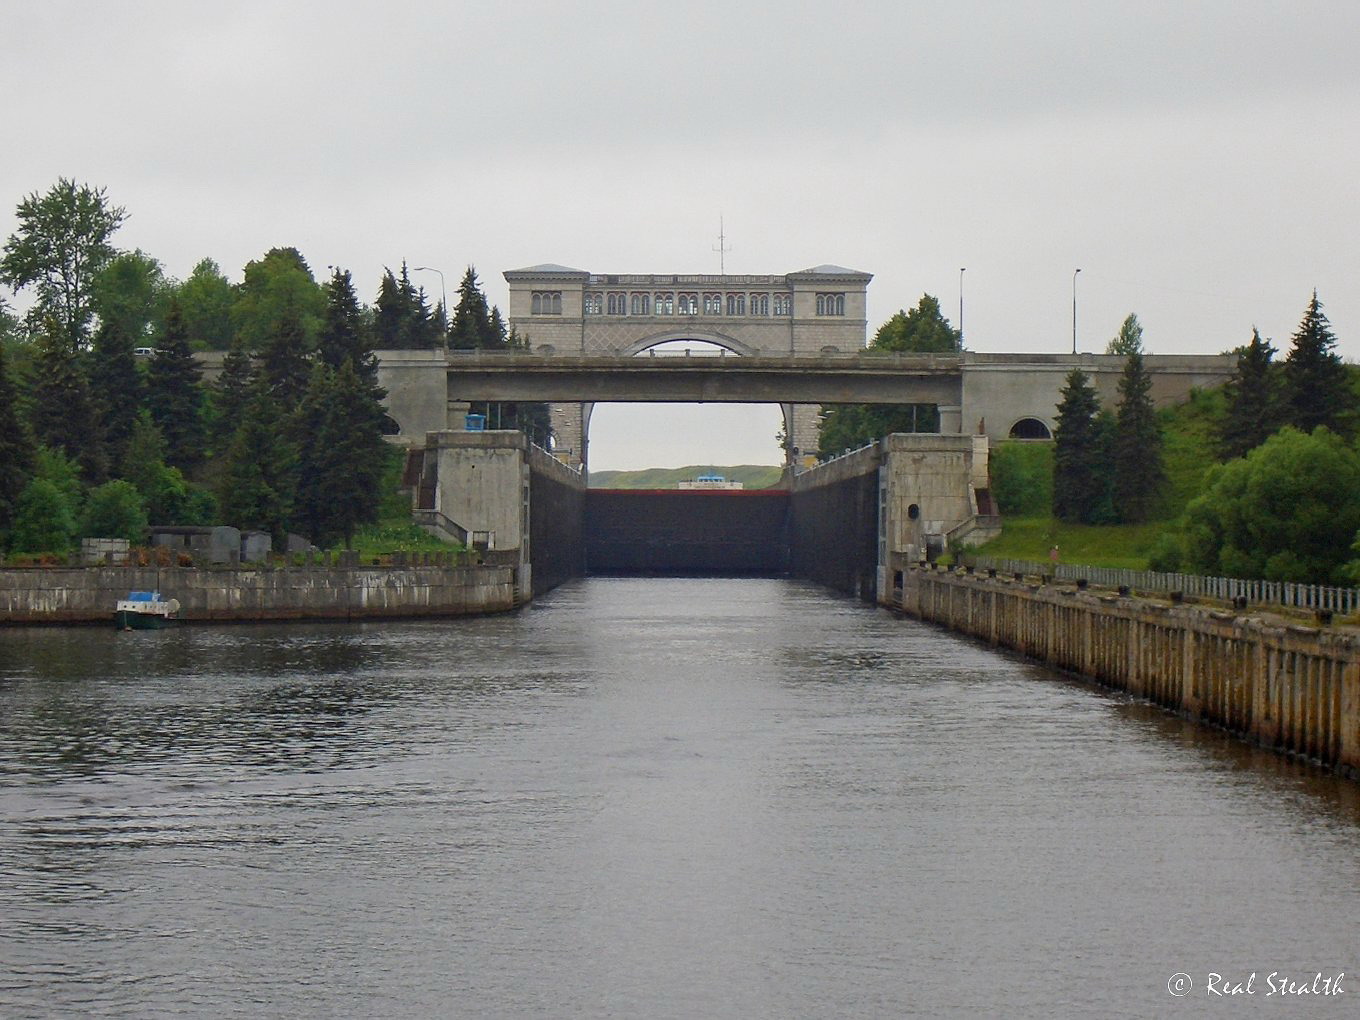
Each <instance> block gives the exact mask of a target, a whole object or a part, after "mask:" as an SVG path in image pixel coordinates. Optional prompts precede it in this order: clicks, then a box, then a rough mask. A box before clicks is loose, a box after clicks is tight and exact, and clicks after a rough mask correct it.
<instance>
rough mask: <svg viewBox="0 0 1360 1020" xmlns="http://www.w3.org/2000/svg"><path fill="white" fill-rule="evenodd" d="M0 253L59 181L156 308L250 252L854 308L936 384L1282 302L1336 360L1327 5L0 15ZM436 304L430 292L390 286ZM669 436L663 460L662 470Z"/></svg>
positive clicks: (1229, 342)
mask: <svg viewBox="0 0 1360 1020" xmlns="http://www.w3.org/2000/svg"><path fill="white" fill-rule="evenodd" d="M0 8H2V9H0V14H3V25H4V30H3V32H0V86H3V94H4V95H5V96H6V98H7V102H6V104H5V117H4V133H5V143H4V150H5V154H4V158H3V159H0V236H4V237H8V236H9V235H10V234H11V233H12V232H13V230H14V228H15V222H16V221H15V217H14V207H15V206H16V205H17V203H18V202H19V201H20V200H21V199H22V198H23V197H24V196H25V195H27V194H29V193H32V192H34V191H38V192H41V191H45V190H46V189H47V188H48V187H50V186H51V185H52V184H53V183H54V182H55V181H56V179H57V178H58V177H59V176H66V177H71V178H74V179H76V180H77V181H82V182H87V183H89V184H92V185H96V186H102V187H106V188H107V189H108V193H109V197H110V199H111V200H112V201H113V202H114V203H116V204H118V205H122V206H124V207H126V209H127V211H128V213H129V214H130V218H129V220H128V222H127V224H126V225H125V226H124V227H123V229H122V230H121V231H120V232H119V234H118V235H116V242H117V243H118V244H120V246H122V247H127V248H132V247H139V248H141V249H143V250H144V251H146V252H147V253H148V254H150V255H152V256H154V257H156V258H157V259H159V260H160V261H161V263H162V264H163V265H164V266H165V269H166V271H167V272H168V273H169V274H170V275H172V276H175V277H180V278H182V277H184V276H186V275H188V273H189V272H190V270H191V269H192V268H193V266H194V264H195V263H196V262H197V261H198V260H199V259H201V258H203V257H205V256H209V257H212V258H213V259H215V260H216V261H217V262H218V263H219V264H220V265H221V266H222V268H223V269H224V270H225V271H226V272H227V274H228V275H229V276H231V277H232V278H233V279H235V280H239V279H240V271H241V268H242V266H244V264H245V263H246V262H247V261H248V260H250V259H252V258H255V257H257V256H259V255H260V254H262V253H263V252H264V251H266V250H267V249H269V248H271V247H274V246H279V245H292V246H295V247H297V248H299V249H300V250H301V251H302V252H303V254H304V255H305V256H306V257H307V258H308V260H309V261H310V263H311V265H312V267H313V270H314V271H316V272H317V274H318V276H324V275H325V273H326V266H328V265H340V266H344V267H346V268H349V269H350V270H352V271H353V273H354V277H355V281H356V284H357V285H358V286H359V287H360V289H361V292H362V293H363V294H364V296H365V297H366V298H367V299H368V300H372V299H373V297H374V296H375V295H376V293H377V284H378V280H379V278H380V275H381V273H382V269H383V267H384V266H393V267H395V266H397V265H399V264H400V262H401V260H402V259H406V260H408V262H409V263H410V264H411V265H430V266H438V267H439V268H441V269H443V270H444V273H445V275H446V277H447V278H448V282H449V285H450V286H451V287H452V286H454V285H455V284H456V282H457V280H458V278H459V276H460V274H461V272H462V270H463V268H464V267H465V266H466V265H468V264H470V263H471V264H475V265H476V267H477V270H478V272H479V274H480V275H481V277H482V280H483V281H484V283H485V285H486V290H487V293H488V296H489V297H490V299H491V300H492V301H493V302H496V303H499V304H501V305H502V307H504V303H505V298H506V287H505V282H504V280H503V279H502V277H501V273H502V272H504V271H505V270H507V269H514V268H520V267H524V266H530V265H534V264H537V263H542V262H557V263H562V264H564V265H569V266H573V267H576V268H580V269H585V270H589V271H591V272H597V273H651V272H655V273H673V272H675V273H695V272H717V271H718V254H717V252H716V251H715V250H714V249H715V248H716V247H717V245H718V223H719V217H720V216H721V217H722V219H723V221H724V222H725V225H726V235H727V244H728V245H729V246H730V248H731V250H730V252H728V254H727V256H726V268H727V270H728V271H729V272H733V273H786V272H792V271H795V270H798V269H803V268H806V267H809V266H813V265H817V264H821V263H828V262H830V263H837V264H840V265H844V266H849V267H852V268H855V269H862V270H865V271H868V272H871V273H873V274H874V280H873V282H872V283H871V284H870V285H869V319H870V325H869V329H870V332H871V333H872V331H873V330H874V329H875V328H876V327H877V325H878V324H879V323H881V322H882V321H883V320H884V319H886V318H887V317H888V316H890V315H891V314H892V313H893V312H894V311H896V310H897V309H898V308H901V307H910V306H911V305H913V304H915V303H916V301H917V299H918V298H919V297H920V295H921V294H922V292H929V293H932V294H935V295H936V296H938V297H939V298H940V300H941V302H942V304H943V306H944V308H945V310H946V313H947V314H948V315H949V316H950V318H951V319H953V320H957V318H958V309H959V291H960V273H959V270H960V268H961V267H967V271H966V273H964V274H963V300H964V321H963V326H964V331H965V335H966V343H967V346H968V347H969V348H971V349H973V350H978V351H1063V350H1070V348H1071V342H1072V276H1073V270H1074V269H1076V268H1078V267H1080V268H1081V270H1082V272H1081V275H1080V277H1079V279H1078V282H1077V298H1078V333H1079V341H1080V344H1081V346H1082V348H1083V349H1086V350H1094V349H1103V347H1104V345H1105V343H1106V342H1107V341H1108V340H1109V338H1110V337H1112V336H1113V335H1114V334H1115V333H1116V331H1117V330H1118V328H1119V324H1120V322H1121V321H1122V320H1123V318H1124V317H1125V316H1126V315H1127V314H1129V313H1130V312H1136V313H1137V314H1138V317H1139V319H1140V320H1141V321H1142V323H1143V325H1144V328H1145V337H1144V340H1145V346H1146V347H1147V349H1148V350H1150V351H1153V352H1156V353H1198V352H1217V351H1222V350H1225V349H1227V348H1230V347H1233V346H1236V345H1237V344H1240V343H1244V342H1246V341H1247V340H1248V339H1250V336H1251V329H1252V326H1253V325H1256V326H1258V327H1259V328H1260V329H1261V332H1262V334H1263V335H1265V336H1270V337H1273V338H1274V339H1275V342H1276V345H1277V346H1278V347H1281V348H1282V349H1283V348H1286V347H1287V345H1288V341H1289V336H1290V334H1291V333H1292V332H1293V330H1294V329H1295V327H1296V326H1297V325H1298V322H1299V319H1300V317H1301V316H1302V313H1303V310H1304V307H1305V305H1306V304H1307V302H1308V299H1309V297H1310V296H1311V293H1312V290H1313V288H1314V287H1316V288H1317V290H1318V293H1319V297H1320V298H1321V300H1322V302H1323V305H1324V308H1325V311H1326V312H1327V314H1328V315H1329V317H1330V318H1331V321H1332V324H1333V327H1334V329H1335V331H1336V333H1337V335H1338V337H1339V339H1340V346H1339V349H1340V351H1341V353H1342V354H1343V355H1344V356H1346V357H1347V358H1348V359H1352V360H1355V359H1360V256H1358V253H1357V246H1358V245H1360V222H1357V221H1358V219H1360V216H1358V214H1357V210H1358V209H1360V202H1358V201H1357V199H1360V194H1358V192H1360V130H1358V128H1360V60H1358V59H1357V57H1356V54H1355V47H1356V44H1357V40H1360V4H1358V3H1355V2H1354V0H1342V2H1334V3H1309V2H1301V0H1289V2H1251V0H1222V2H1206V3H1195V2H1191V0H1179V2H1174V3H1154V2H1148V0H1140V2H1138V3H1113V2H1109V3H1103V2H1099V0H1085V2H1082V3H1065V2H1049V0H1028V2H1025V3H1018V2H1017V3H1001V2H997V3H969V2H961V0H950V2H939V3H935V2H930V3H925V2H909V0H885V2H866V3H855V2H849V3H844V4H839V5H838V4H828V3H825V2H821V3H804V2H783V3H770V4H757V3H743V2H741V0H726V2H722V3H706V2H705V3H698V2H693V0H684V2H683V3H670V4H655V5H654V4H649V3H646V2H645V0H633V2H630V3H592V2H590V0H578V2H575V3H571V4H566V3H540V2H525V0H520V2H517V3H513V4H506V3H497V4H491V3H486V4H482V3H475V4H474V3H461V4H428V3H426V4H422V3H406V4H369V3H346V2H344V0H330V2H327V3H324V4H323V3H285V2H273V3H240V2H234V3H228V4H224V3H211V4H208V3H197V2H190V0H177V2H164V3H133V2H117V0H109V2H105V3H98V4H95V3H71V2H51V0H47V2H43V3H34V2H32V0H0ZM416 279H417V281H418V282H421V283H423V284H424V285H425V286H426V288H427V290H429V291H430V292H431V293H432V294H435V295H437V294H438V289H439V280H438V277H437V276H434V275H433V274H417V275H416ZM778 422H779V417H778V413H777V411H776V410H774V409H772V408H768V407H767V408H763V409H757V410H755V411H754V412H747V411H739V410H738V411H728V412H724V410H723V409H722V408H718V407H714V406H705V407H702V408H676V407H652V408H642V409H638V408H627V407H621V406H616V407H601V408H599V409H597V412H596V415H595V419H594V423H593V426H592V433H591V436H592V446H591V463H592V466H593V467H595V468H617V467H624V468H628V467H643V466H650V465H683V464H688V463H700V462H713V463H740V462H751V463H775V462H777V461H778V460H779V451H778V449H777V448H776V447H775V444H774V438H773V437H774V432H775V430H776V428H777V427H778ZM691 433H693V434H694V441H693V442H690V443H688V444H687V445H679V444H678V443H677V437H679V436H685V435H688V434H691Z"/></svg>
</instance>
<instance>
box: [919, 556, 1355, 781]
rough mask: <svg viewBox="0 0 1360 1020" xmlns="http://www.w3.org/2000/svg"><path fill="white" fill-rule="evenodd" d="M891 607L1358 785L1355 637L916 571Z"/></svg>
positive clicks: (1064, 589)
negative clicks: (1325, 768) (1324, 768)
mask: <svg viewBox="0 0 1360 1020" xmlns="http://www.w3.org/2000/svg"><path fill="white" fill-rule="evenodd" d="M894 594H895V595H896V598H895V601H896V602H897V604H898V605H899V606H900V608H901V609H902V610H903V611H905V612H907V613H909V614H911V615H912V616H916V617H919V618H920V619H923V620H930V621H932V622H935V623H940V624H943V625H944V626H946V627H949V628H951V629H952V630H956V631H959V632H961V633H964V634H970V635H972V636H974V637H977V638H981V639H983V640H986V641H990V642H991V643H993V644H996V645H1000V646H1002V647H1005V648H1011V649H1014V650H1016V651H1018V652H1021V653H1023V654H1025V655H1028V656H1030V657H1032V658H1035V659H1038V660H1039V661H1041V662H1044V663H1047V664H1048V665H1050V666H1054V667H1057V668H1059V669H1064V670H1070V671H1072V672H1074V673H1079V674H1081V675H1082V676H1086V677H1090V678H1091V679H1093V680H1097V681H1099V682H1100V683H1103V684H1106V685H1108V686H1110V687H1115V688H1118V689H1120V690H1125V691H1128V692H1129V693H1130V694H1133V695H1136V696H1138V697H1141V698H1146V699H1148V700H1149V701H1153V702H1156V703H1157V704H1159V705H1162V706H1164V707H1166V708H1168V709H1170V710H1172V711H1174V712H1178V713H1181V714H1183V715H1185V716H1187V717H1188V718H1190V719H1194V720H1197V721H1201V722H1206V723H1210V724H1213V725H1216V726H1221V727H1222V728H1223V729H1225V730H1228V731H1229V732H1231V733H1234V734H1236V735H1238V736H1240V737H1243V738H1245V739H1247V740H1250V741H1252V742H1254V743H1257V744H1259V745H1261V746H1262V747H1268V748H1273V749H1276V750H1278V751H1281V752H1284V753H1288V754H1295V755H1298V756H1300V757H1303V758H1307V759H1309V760H1311V761H1316V762H1319V763H1321V764H1323V765H1326V766H1329V767H1331V768H1334V769H1336V770H1337V771H1339V772H1341V773H1342V774H1343V775H1347V776H1349V777H1351V778H1360V634H1357V633H1355V632H1353V631H1350V630H1345V629H1338V630H1333V629H1332V628H1330V627H1312V626H1304V625H1302V624H1298V623H1290V622H1288V621H1285V620H1283V619H1281V618H1275V617H1269V616H1265V615H1238V614H1236V613H1232V612H1226V611H1222V610H1218V609H1213V608H1207V607H1204V606H1196V605H1177V604H1166V603H1161V602H1157V601H1153V600H1149V599H1142V598H1130V597H1122V596H1118V595H1115V594H1113V593H1108V592H1105V593H1097V592H1092V591H1084V590H1079V589H1077V588H1075V587H1069V586H1054V585H1045V584H1036V583H1032V582H1029V581H1025V580H1015V579H1004V578H992V577H982V576H975V575H966V574H960V573H942V572H938V571H934V570H930V569H927V568H914V569H911V570H907V571H905V572H904V573H903V575H902V586H901V588H900V595H899V594H897V593H894Z"/></svg>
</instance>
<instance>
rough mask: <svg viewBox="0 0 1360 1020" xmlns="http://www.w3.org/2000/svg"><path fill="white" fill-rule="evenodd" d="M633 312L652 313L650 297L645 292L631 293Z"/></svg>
mask: <svg viewBox="0 0 1360 1020" xmlns="http://www.w3.org/2000/svg"><path fill="white" fill-rule="evenodd" d="M633 314H634V315H651V314H652V299H651V297H650V296H649V295H647V294H634V295H633Z"/></svg>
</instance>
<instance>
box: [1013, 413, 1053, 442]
mask: <svg viewBox="0 0 1360 1020" xmlns="http://www.w3.org/2000/svg"><path fill="white" fill-rule="evenodd" d="M1010 438H1011V439H1052V438H1053V433H1052V432H1051V431H1050V430H1049V427H1048V426H1047V425H1045V424H1044V423H1043V422H1042V421H1040V420H1039V419H1038V418H1021V419H1020V420H1019V421H1017V422H1016V423H1015V424H1014V425H1012V426H1011V431H1010Z"/></svg>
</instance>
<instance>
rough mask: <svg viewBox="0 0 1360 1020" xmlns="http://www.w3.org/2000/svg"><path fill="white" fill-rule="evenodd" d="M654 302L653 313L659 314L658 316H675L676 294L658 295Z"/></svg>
mask: <svg viewBox="0 0 1360 1020" xmlns="http://www.w3.org/2000/svg"><path fill="white" fill-rule="evenodd" d="M652 300H653V301H654V302H655V303H654V305H653V307H652V311H653V312H654V313H655V314H657V315H674V314H675V295H674V294H671V293H669V292H666V293H661V294H657V295H656V297H654V298H653V299H652Z"/></svg>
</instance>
